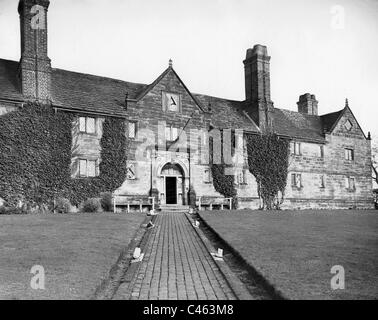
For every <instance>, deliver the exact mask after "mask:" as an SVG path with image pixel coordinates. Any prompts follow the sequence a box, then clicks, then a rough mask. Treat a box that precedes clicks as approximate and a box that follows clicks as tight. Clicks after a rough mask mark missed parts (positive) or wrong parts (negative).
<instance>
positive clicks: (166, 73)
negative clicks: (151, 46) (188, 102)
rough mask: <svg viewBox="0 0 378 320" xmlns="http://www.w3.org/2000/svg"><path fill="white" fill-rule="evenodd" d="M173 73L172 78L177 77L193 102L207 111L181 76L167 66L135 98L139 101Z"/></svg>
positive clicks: (203, 110)
mask: <svg viewBox="0 0 378 320" xmlns="http://www.w3.org/2000/svg"><path fill="white" fill-rule="evenodd" d="M170 75H173V77H174V78H176V79H177V81H178V82H179V83H180V85H181V86H182V87H183V88H184V90H185V91H186V93H187V94H188V95H189V96H190V97H191V99H192V100H193V102H194V103H195V104H196V105H197V107H198V108H199V109H200V111H202V112H209V111H208V109H207V108H205V107H204V106H203V105H202V104H201V102H200V101H199V100H198V99H196V97H195V96H194V95H193V94H192V93H191V92H190V91H189V89H188V88H187V86H186V85H185V83H184V82H183V81H182V80H181V78H180V77H179V76H178V74H177V73H176V71H175V70H174V69H173V68H172V67H171V66H169V67H168V68H167V69H166V70H165V71H164V72H163V73H162V74H161V75H160V76H159V77H158V78H157V79H156V80H155V81H154V82H152V83H151V84H150V85H148V86H147V87H146V88H145V89H144V90H143V91H142V92H141V93H140V94H139V95H138V96H137V97H136V100H137V101H140V100H142V99H143V98H144V97H145V96H146V95H147V94H148V93H149V92H151V91H152V90H154V88H155V87H156V86H157V85H159V84H160V83H161V82H163V81H164V80H165V79H166V78H167V77H168V76H170Z"/></svg>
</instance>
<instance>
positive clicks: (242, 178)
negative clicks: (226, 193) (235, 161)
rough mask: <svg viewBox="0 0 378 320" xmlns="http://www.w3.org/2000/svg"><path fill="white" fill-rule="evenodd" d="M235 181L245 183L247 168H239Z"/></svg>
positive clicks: (239, 183) (240, 183)
mask: <svg viewBox="0 0 378 320" xmlns="http://www.w3.org/2000/svg"><path fill="white" fill-rule="evenodd" d="M235 183H236V184H238V185H243V184H247V170H241V171H237V172H236V174H235Z"/></svg>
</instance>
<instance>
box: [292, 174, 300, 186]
mask: <svg viewBox="0 0 378 320" xmlns="http://www.w3.org/2000/svg"><path fill="white" fill-rule="evenodd" d="M291 186H292V187H293V188H297V189H301V188H302V175H301V174H300V173H292V174H291Z"/></svg>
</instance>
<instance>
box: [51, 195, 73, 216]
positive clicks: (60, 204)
mask: <svg viewBox="0 0 378 320" xmlns="http://www.w3.org/2000/svg"><path fill="white" fill-rule="evenodd" d="M54 209H55V212H56V213H69V212H70V211H71V202H70V200H68V199H66V198H58V199H57V200H56V202H55V208H54Z"/></svg>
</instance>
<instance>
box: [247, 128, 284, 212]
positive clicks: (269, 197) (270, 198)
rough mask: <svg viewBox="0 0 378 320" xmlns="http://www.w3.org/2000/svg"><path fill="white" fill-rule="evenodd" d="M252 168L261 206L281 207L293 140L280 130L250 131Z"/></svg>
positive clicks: (249, 146)
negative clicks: (283, 135)
mask: <svg viewBox="0 0 378 320" xmlns="http://www.w3.org/2000/svg"><path fill="white" fill-rule="evenodd" d="M246 141H247V151H248V166H249V171H250V172H251V173H252V174H253V175H254V177H255V178H256V182H257V187H258V195H259V197H260V198H261V199H262V205H261V209H268V210H272V209H280V205H281V204H282V203H283V200H284V196H285V189H286V184H287V175H288V167H289V151H290V148H289V144H290V142H289V140H287V139H283V138H280V137H278V136H277V135H276V134H262V135H247V137H246Z"/></svg>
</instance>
